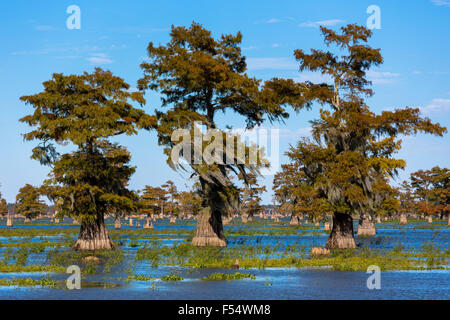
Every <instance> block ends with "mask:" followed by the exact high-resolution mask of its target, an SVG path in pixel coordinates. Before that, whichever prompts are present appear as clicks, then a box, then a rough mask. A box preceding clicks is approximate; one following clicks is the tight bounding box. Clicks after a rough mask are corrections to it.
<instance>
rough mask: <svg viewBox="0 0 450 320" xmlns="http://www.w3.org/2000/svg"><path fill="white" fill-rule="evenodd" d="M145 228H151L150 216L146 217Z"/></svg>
mask: <svg viewBox="0 0 450 320" xmlns="http://www.w3.org/2000/svg"><path fill="white" fill-rule="evenodd" d="M143 228H144V229H150V217H147V219H145V225H144V227H143Z"/></svg>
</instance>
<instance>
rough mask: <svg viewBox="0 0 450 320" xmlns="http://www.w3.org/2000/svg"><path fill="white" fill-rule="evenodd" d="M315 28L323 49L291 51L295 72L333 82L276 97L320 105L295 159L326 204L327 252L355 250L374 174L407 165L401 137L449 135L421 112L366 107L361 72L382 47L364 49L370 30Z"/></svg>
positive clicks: (369, 207)
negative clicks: (357, 224)
mask: <svg viewBox="0 0 450 320" xmlns="http://www.w3.org/2000/svg"><path fill="white" fill-rule="evenodd" d="M321 31H322V34H323V36H324V39H325V44H326V45H327V47H328V48H329V49H328V50H326V51H323V50H315V49H312V50H311V53H306V52H304V51H303V50H296V51H295V52H294V54H295V57H296V59H297V61H298V62H299V63H300V71H312V72H319V73H321V74H323V75H325V76H327V77H329V78H331V83H317V84H314V83H310V82H306V83H301V84H292V83H289V85H288V86H286V85H285V86H284V87H281V88H284V89H283V90H278V92H281V93H280V95H282V94H284V95H286V96H287V97H288V98H289V101H294V102H296V104H297V105H296V107H297V108H298V109H300V108H303V107H311V106H312V103H317V104H319V105H321V106H322V108H321V109H320V119H317V120H314V121H312V135H313V140H312V141H307V140H305V141H301V142H299V144H298V145H297V146H296V148H295V150H293V151H294V152H293V155H294V157H295V159H296V161H298V162H299V163H301V164H302V167H303V170H304V172H305V174H306V176H307V177H309V179H310V180H311V181H313V182H314V185H315V187H316V188H318V189H320V190H321V191H322V192H323V193H324V195H325V197H326V198H327V201H328V202H329V204H330V205H331V207H332V211H333V229H332V232H331V234H330V237H329V239H328V241H327V243H326V247H328V248H355V247H356V244H355V240H354V236H353V219H352V215H353V214H357V215H360V216H361V215H366V214H371V213H373V201H374V199H375V193H376V192H375V191H374V188H373V183H374V182H375V181H376V178H377V176H387V177H394V176H395V175H396V174H397V173H398V170H400V169H403V168H404V167H405V161H404V160H402V159H395V158H394V155H395V153H396V152H397V151H398V150H399V149H400V148H401V140H400V139H399V136H401V135H411V134H416V133H419V132H422V133H430V134H434V135H438V136H442V135H443V134H444V133H445V132H446V131H447V130H446V128H445V127H442V126H440V125H439V124H438V123H437V124H435V123H432V121H431V120H430V119H428V118H423V117H421V115H420V112H419V109H414V108H409V107H406V108H403V109H396V110H395V111H383V112H382V113H381V114H375V113H374V112H372V111H371V110H370V107H369V106H368V105H367V104H366V102H365V99H366V98H367V97H370V96H372V95H373V92H372V90H371V89H370V84H371V83H370V81H369V80H368V79H367V71H368V70H369V69H370V68H371V67H372V66H378V65H380V64H381V63H382V62H383V58H382V56H381V53H380V49H374V48H372V47H370V46H369V45H368V44H367V43H368V41H369V38H370V37H371V35H372V33H371V31H370V30H367V29H366V28H364V27H362V26H357V25H347V26H345V27H342V28H341V30H340V32H336V31H333V30H331V29H327V28H324V27H322V28H321ZM285 99H286V98H285Z"/></svg>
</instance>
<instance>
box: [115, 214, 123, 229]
mask: <svg viewBox="0 0 450 320" xmlns="http://www.w3.org/2000/svg"><path fill="white" fill-rule="evenodd" d="M121 228H122V223H121V222H120V216H119V215H117V216H116V219H114V229H121Z"/></svg>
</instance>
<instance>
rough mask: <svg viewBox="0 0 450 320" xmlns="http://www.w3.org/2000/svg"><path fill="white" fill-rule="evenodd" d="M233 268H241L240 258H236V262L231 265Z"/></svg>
mask: <svg viewBox="0 0 450 320" xmlns="http://www.w3.org/2000/svg"><path fill="white" fill-rule="evenodd" d="M231 269H234V270H239V260H238V259H236V261H235V262H234V264H233V265H232V266H231Z"/></svg>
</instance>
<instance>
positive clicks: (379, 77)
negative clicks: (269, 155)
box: [367, 70, 400, 84]
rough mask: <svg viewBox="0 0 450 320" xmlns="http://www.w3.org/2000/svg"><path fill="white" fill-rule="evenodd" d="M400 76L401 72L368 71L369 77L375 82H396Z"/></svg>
mask: <svg viewBox="0 0 450 320" xmlns="http://www.w3.org/2000/svg"><path fill="white" fill-rule="evenodd" d="M398 77H400V74H399V73H393V72H379V71H372V70H369V71H367V78H368V79H369V80H370V81H372V83H373V84H389V83H393V82H395V81H396V80H397V79H398Z"/></svg>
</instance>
